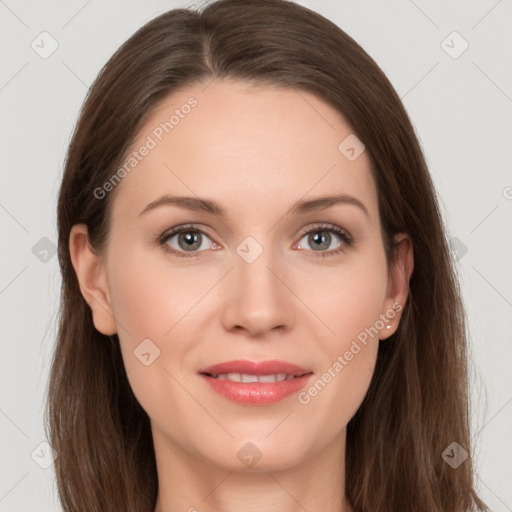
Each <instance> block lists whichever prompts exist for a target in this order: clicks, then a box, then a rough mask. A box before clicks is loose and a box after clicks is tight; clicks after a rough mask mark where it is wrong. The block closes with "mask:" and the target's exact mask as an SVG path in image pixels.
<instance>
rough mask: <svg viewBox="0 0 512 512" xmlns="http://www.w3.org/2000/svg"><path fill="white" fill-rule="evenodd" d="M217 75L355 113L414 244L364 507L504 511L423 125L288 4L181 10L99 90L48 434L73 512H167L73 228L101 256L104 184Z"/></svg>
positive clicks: (369, 410) (124, 58)
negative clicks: (192, 89) (475, 407)
mask: <svg viewBox="0 0 512 512" xmlns="http://www.w3.org/2000/svg"><path fill="white" fill-rule="evenodd" d="M215 78H228V79H234V80H240V81H245V82H249V83H254V84H263V85H266V84H268V85H272V86H278V87H288V88H295V89H296V90H297V91H300V90H303V91H307V92H310V93H313V94H315V95H316V96H317V97H319V98H320V99H322V100H324V101H326V102H327V103H328V104H330V105H331V106H332V107H333V108H335V109H336V110H337V111H338V112H340V114H341V115H342V116H344V118H345V119H346V120H347V122H348V123H349V124H350V125H351V127H352V128H353V130H354V132H355V133H356V134H357V137H358V138H359V139H360V140H361V141H362V142H363V143H364V145H365V146H366V151H367V154H368V155H369V158H370V161H371V165H372V173H373V177H374V179H375V182H376V185H377V189H378V198H379V212H380V217H381V222H382V225H381V231H382V236H383V241H384V244H385V248H386V255H387V259H388V265H389V264H390V263H391V262H392V261H393V258H394V257H395V252H394V247H393V242H392V241H393V235H394V234H396V233H400V232H405V233H408V234H409V236H410V237H411V239H412V243H413V246H414V256H415V265H414V273H413V275H412V278H411V280H410V294H409V300H408V301H407V303H406V305H405V308H404V311H403V316H402V319H401V323H400V326H399V328H398V331H397V332H396V333H395V334H394V335H393V336H392V337H391V338H389V339H388V340H386V341H384V342H380V346H379V352H378V359H377V365H376V369H375V374H374V377H373V380H372V382H371V385H370V388H369V390H368V393H367V395H366V397H365V399H364V401H363V403H362V405H361V407H360V408H359V410H358V411H357V413H356V415H355V416H354V417H353V418H352V420H351V421H350V423H349V424H348V432H347V447H346V494H347V499H348V501H349V503H350V504H351V506H352V508H353V509H354V511H356V512H391V511H393V512H394V511H399V510H413V509H414V510H415V511H417V512H466V511H470V510H488V509H487V507H486V505H485V504H484V503H483V502H482V501H481V500H480V499H479V497H478V496H477V494H476V492H475V490H474V474H473V472H474V469H473V466H472V457H471V454H472V450H471V446H470V434H469V420H470V410H469V393H468V384H469V383H468V369H467V363H468V352H467V335H466V327H465V325H466V324H465V314H464V310H463V304H462V301H461V295H460V290H459V287H458V283H457V279H456V273H455V270H454V268H453V262H452V260H451V258H450V251H449V244H448V240H447V238H446V233H445V228H444V227H443V223H442V218H441V214H440V208H439V204H438V200H437V197H436V193H435V190H434V187H433V183H432V181H431V177H430V175H429V172H428V168H427V165H426V162H425V159H424V156H423V154H422V151H421V149H420V145H419V142H418V140H417V137H416V135H415V132H414V129H413V127H412V125H411V122H410V120H409V118H408V115H407V113H406V111H405V109H404V107H403V105H402V103H401V101H400V98H399V97H398V95H397V94H396V92H395V90H394V89H393V87H392V85H391V84H390V82H389V81H388V79H387V78H386V76H385V75H384V73H383V72H382V71H381V69H380V68H379V67H378V65H377V64H376V63H375V62H374V61H373V60H372V59H371V57H370V56H369V55H368V54H367V53H366V52H365V51H364V50H363V49H362V48H361V47H360V46H359V45H358V44H357V43H356V42H355V41H354V40H353V39H352V38H351V37H349V36H348V35H347V34H346V33H345V32H344V31H342V30H341V29H340V28H338V27H337V26H336V25H334V24H333V23H332V22H330V21H329V20H327V19H325V18H324V17H322V16H320V15H319V14H317V13H315V12H313V11H311V10H309V9H307V8H304V7H301V6H299V5H297V4H294V3H292V2H289V1H286V0H220V1H217V2H214V3H211V4H210V5H208V6H206V7H205V8H204V9H200V10H188V9H175V10H171V11H168V12H166V13H164V14H162V15H160V16H158V17H157V18H155V19H153V20H152V21H150V22H149V23H147V24H146V25H145V26H143V27H142V28H141V29H139V30H138V31H137V32H136V33H135V34H134V35H133V36H132V37H130V39H129V40H128V41H126V42H125V43H124V44H123V45H122V46H121V47H120V48H119V49H118V51H117V52H116V53H115V54H114V55H113V56H112V58H111V59H110V60H109V61H108V62H107V64H106V65H105V66H104V68H103V69H102V70H101V72H100V74H99V76H98V77H97V79H96V81H95V82H94V84H93V85H92V87H91V88H90V90H89V93H88V96H87V98H86V101H85V103H84V105H83V108H82V110H81V113H80V117H79V120H78V123H77V125H76V128H75V131H74V134H73V137H72V140H71V143H70V145H69V151H68V154H67V158H66V164H65V171H64V175H63V179H62V185H61V189H60V195H59V200H58V235H59V239H58V256H59V263H60V268H61V272H62V290H61V294H62V296H61V309H60V325H59V332H58V339H57V344H56V348H55V352H54V357H53V362H52V368H51V374H50V380H49V388H48V395H47V405H46V423H47V425H46V428H47V435H48V439H49V441H50V444H51V445H52V446H53V448H54V449H55V450H56V452H57V453H58V458H57V459H56V461H55V471H56V477H57V485H58V492H59V496H60V500H61V502H62V505H63V507H64V510H65V511H66V512H72V511H73V512H75V511H80V512H85V511H87V512H107V511H112V512H113V511H115V512H119V511H121V510H122V511H126V512H135V511H136V512H153V511H154V507H155V503H156V497H157V492H158V479H157V472H156V463H155V455H154V448H153V441H152V435H151V429H150V423H149V418H148V416H147V414H146V413H145V411H144V410H143V409H142V407H141V405H140V404H139V403H138V401H137V400H136V398H135V396H134V394H133V392H132V390H131V388H130V385H129V382H128V380H127V377H126V373H125V368H124V364H123V360H122V357H121V353H120V348H119V340H118V338H117V336H113V337H109V336H105V335H103V334H101V333H100V332H98V331H97V330H96V329H95V328H94V325H93V322H92V315H91V311H90V309H89V307H88V305H87V303H86V302H85V300H84V298H83V297H82V295H81V293H80V289H79V286H78V281H77V278H76V275H75V272H74V269H73V267H72V264H71V259H70V253H69V247H68V243H69V235H70V230H71V228H72V226H73V225H74V224H78V223H85V224H86V225H87V226H88V229H89V234H90V241H91V245H92V246H93V247H94V248H95V249H96V250H98V251H101V249H102V248H103V247H104V245H105V242H106V240H107V236H108V229H109V222H108V221H109V214H110V211H111V206H112V201H113V198H114V197H115V193H111V194H108V195H107V196H106V197H105V198H104V199H102V200H99V199H98V198H97V197H95V195H94V190H95V189H97V187H101V186H102V185H103V184H104V183H105V182H106V181H107V180H108V179H109V178H110V177H111V176H112V175H113V174H114V173H115V171H116V170H117V169H118V167H119V165H120V164H121V163H122V160H123V155H124V154H125V152H126V151H127V149H128V148H129V146H130V143H131V142H132V141H133V139H134V137H135V135H136V134H137V132H138V130H139V129H140V127H141V125H142V123H143V121H144V119H145V118H146V117H147V116H148V115H149V114H150V113H151V111H152V109H153V108H154V107H155V106H156V105H157V104H158V103H159V102H160V101H161V100H162V99H164V98H165V97H167V96H168V95H169V94H172V93H173V92H175V91H177V90H178V89H183V88H184V87H186V86H187V85H191V84H197V83H200V82H201V83H208V81H210V80H213V79H215ZM135 172H136V171H135ZM452 442H457V443H458V444H459V445H460V446H461V447H462V448H463V449H464V450H465V451H466V452H467V453H468V457H467V459H466V460H465V461H464V462H463V463H462V464H460V465H459V466H458V467H457V468H453V467H452V466H451V465H449V464H448V463H447V462H445V460H444V459H443V457H442V454H443V451H444V450H445V449H446V448H447V447H449V445H451V443H452ZM340 463H341V462H340Z"/></svg>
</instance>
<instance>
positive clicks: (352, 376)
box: [71, 80, 412, 471]
mask: <svg viewBox="0 0 512 512" xmlns="http://www.w3.org/2000/svg"><path fill="white" fill-rule="evenodd" d="M166 123H167V124H166ZM143 148H146V149H143ZM133 152H136V154H135V155H134V154H133ZM130 154H131V158H132V160H129V157H130V155H128V158H127V165H126V166H125V169H124V173H123V172H122V171H120V172H119V173H118V174H117V178H122V180H121V181H120V183H117V182H118V181H119V179H116V178H114V179H113V180H112V182H113V183H114V184H115V185H112V183H110V186H109V184H106V185H105V186H103V187H102V188H101V189H97V190H96V191H95V195H96V196H97V198H98V199H97V200H105V197H106V195H108V194H109V193H113V192H112V189H113V188H116V190H115V194H116V196H115V200H114V203H113V209H112V217H111V225H110V236H109V239H108V244H107V246H106V250H105V252H104V254H103V255H102V258H101V260H97V261H96V265H98V264H99V267H98V266H96V267H94V268H95V269H96V270H98V268H99V272H96V273H93V272H92V271H91V272H90V274H88V275H89V276H94V277H90V278H84V277H83V276H85V274H86V273H87V272H88V271H87V270H86V269H87V268H88V267H87V264H85V263H84V264H83V265H82V266H80V265H79V264H77V261H78V260H79V259H80V258H81V257H80V256H75V260H74V263H75V268H80V269H81V270H78V273H79V275H80V279H81V282H82V283H83V284H84V283H85V284H84V286H83V287H82V289H83V291H84V290H85V293H84V295H86V297H88V301H89V303H90V305H91V308H92V310H93V316H94V322H95V325H96V327H97V328H98V330H100V331H102V332H103V333H105V334H112V333H114V332H117V333H118V335H119V340H120V343H121V349H122V355H123V359H124V362H125V366H126V369H127V372H128V378H129V381H130V385H131V386H132V388H133V391H134V393H135V395H136V397H137V399H138V400H139V402H140V404H141V405H142V407H143V408H144V409H145V411H146V412H147V414H148V415H149V417H150V419H151V424H152V430H153V436H154V440H155V448H156V449H157V453H159V454H162V453H164V452H165V453H168V454H169V455H171V454H172V456H177V455H180V456H182V457H192V458H198V459H201V460H202V461H205V460H206V461H208V462H210V463H212V464H214V465H215V466H218V467H222V468H224V469H228V470H237V471H240V470H244V469H248V468H251V467H252V466H253V465H254V467H255V470H259V471H262V470H269V469H274V470H276V469H283V468H286V467H291V466H293V465H296V464H298V463H300V462H304V461H307V460H308V459H310V458H312V457H315V456H318V455H319V454H321V453H324V452H326V451H327V450H330V452H332V455H333V456H336V457H339V452H338V451H332V450H331V448H333V447H336V446H338V447H344V440H345V428H346V426H347V423H348V422H349V420H350V419H351V418H352V416H353V415H354V414H355V412H356V410H357V409H358V408H359V406H360V404H361V402H362V400H363V398H364V395H365V393H366V391H367V389H368V386H369V384H370V380H371V378H372V375H373V372H374V367H375V362H376V356H377V349H378V344H379V338H381V339H384V338H386V337H388V336H389V335H391V334H392V333H393V332H395V330H396V327H397V324H398V319H399V317H400V309H401V306H402V305H403V304H404V303H405V300H406V294H407V282H408V277H409V275H410V272H411V271H412V266H411V265H410V266H409V268H405V267H404V268H402V267H398V266H397V267H396V268H395V267H393V268H392V271H391V273H390V274H389V275H388V272H387V266H386V258H385V252H384V246H383V241H382V237H381V232H380V219H379V212H378V207H377V191H376V187H375V183H374V181H373V179H372V176H371V173H370V161H369V158H368V155H367V153H366V152H365V151H364V146H362V145H361V143H360V142H359V141H358V140H357V139H356V138H355V136H354V135H353V134H352V131H351V128H350V126H349V125H348V124H346V123H345V122H344V121H343V119H342V118H341V117H340V115H339V114H338V113H337V112H336V111H335V110H334V109H332V108H331V107H330V106H328V105H327V104H325V103H324V102H322V101H321V100H319V99H318V98H316V97H315V96H313V95H311V94H309V93H306V92H303V91H296V90H293V89H280V90H279V89H275V88H269V87H263V86H262V87H258V88H255V87H251V86H249V85H247V84H242V83H235V82H228V81H221V80H216V81H214V82H213V83H211V84H210V85H208V86H207V87H205V84H203V85H201V86H199V85H197V86H194V87H192V86H191V87H188V88H187V89H186V90H183V91H181V92H179V93H176V94H174V95H172V96H171V97H169V98H167V99H166V100H165V101H164V102H162V103H161V104H160V105H159V107H158V108H157V109H156V110H155V111H154V112H153V113H152V114H151V115H150V116H149V117H148V118H147V120H146V121H145V124H144V126H143V128H142V129H141V130H140V132H139V134H138V136H137V138H136V140H135V142H134V143H133V145H132V146H131V150H130ZM334 196H336V197H337V198H341V200H339V201H335V200H329V201H327V200H326V201H321V202H320V201H319V202H316V203H315V202H314V200H317V199H319V198H327V197H329V198H333V197H334ZM185 197H186V198H188V199H187V200H186V201H185V200H183V199H182V200H180V201H177V200H176V199H171V198H185ZM312 201H313V202H312ZM221 210H222V212H223V214H222V215H221V214H220V211H221ZM183 226H186V229H185V231H184V232H183V233H181V234H180V233H177V234H173V233H171V230H172V229H175V228H179V227H183ZM333 230H334V231H333ZM336 230H338V231H339V232H337V231H336ZM308 231H310V233H308ZM78 232H79V228H77V231H76V232H75V234H76V233H78ZM71 240H72V241H71V244H72V247H77V245H75V242H74V241H73V240H74V239H73V234H72V239H71ZM75 240H76V239H75ZM404 243H405V244H406V243H407V239H406V240H405V242H404ZM75 254H77V255H78V254H79V252H75ZM81 254H82V255H84V254H85V253H81ZM81 261H83V262H85V261H90V262H91V265H90V267H89V268H91V269H92V268H93V265H92V262H93V258H92V257H91V258H89V259H86V258H82V260H81ZM404 261H405V260H404ZM408 261H409V263H411V260H410V259H409V260H408ZM90 283H95V284H93V285H91V284H90ZM388 324H390V325H391V328H390V329H387V328H386V325H388ZM233 361H245V362H246V363H247V362H249V363H247V364H246V366H240V364H237V363H234V364H231V365H229V364H228V366H227V367H225V368H218V369H216V370H215V371H214V372H212V374H216V375H217V378H215V377H211V376H210V377H209V376H207V375H205V374H204V373H203V372H204V371H205V370H206V369H209V368H210V367H212V366H214V365H218V364H220V363H225V362H227V363H229V362H233ZM263 361H279V362H281V363H283V364H281V363H277V364H276V366H271V365H267V367H266V368H265V367H264V366H261V367H260V368H256V367H251V365H250V363H251V362H253V363H256V362H263ZM285 363H288V364H290V365H296V366H298V367H300V368H301V370H298V369H295V370H292V369H290V367H288V368H287V367H286V365H285ZM210 371H211V368H210ZM226 373H229V374H233V375H229V376H227V378H226V379H224V378H223V376H222V374H224V375H225V374H226ZM239 373H245V374H246V375H243V376H242V377H240V375H238V374H239ZM280 373H282V374H284V375H286V377H285V378H286V379H287V380H285V381H284V382H282V381H278V382H273V383H272V382H268V383H265V382H264V381H272V380H276V379H278V380H279V379H281V378H283V377H282V376H277V377H276V376H275V375H276V374H280ZM235 374H236V375H235ZM254 374H258V375H260V377H262V378H261V381H263V382H259V383H258V382H245V383H240V382H236V381H237V380H240V379H243V380H248V381H251V380H260V379H259V378H258V377H254ZM268 374H273V375H274V377H272V376H269V375H268ZM299 374H305V375H304V376H302V377H300V378H299V377H298V375H299ZM218 375H221V378H219V377H218ZM248 375H252V377H251V376H248ZM265 375H266V376H265ZM160 456H161V455H160Z"/></svg>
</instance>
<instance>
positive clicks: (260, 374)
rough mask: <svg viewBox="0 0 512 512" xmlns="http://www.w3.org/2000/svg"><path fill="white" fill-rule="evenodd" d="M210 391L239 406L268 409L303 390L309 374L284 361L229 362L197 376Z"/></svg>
mask: <svg viewBox="0 0 512 512" xmlns="http://www.w3.org/2000/svg"><path fill="white" fill-rule="evenodd" d="M198 373H199V375H200V376H201V377H202V378H203V379H204V380H205V381H206V382H207V383H208V384H209V386H210V388H211V389H212V390H213V391H215V392H217V393H218V394H220V395H222V396H223V397H225V398H227V399H229V400H231V401H233V402H236V403H238V404H240V405H253V406H254V405H257V406H262V405H270V404H273V403H276V402H278V401H280V400H283V399H284V398H286V397H288V396H290V395H291V394H293V393H296V392H298V391H300V389H302V388H303V387H304V386H305V385H306V384H307V382H308V381H309V379H310V377H311V376H312V375H313V372H312V371H311V370H308V369H305V368H302V367H300V366H298V365H294V364H291V363H286V362H283V361H261V362H254V361H228V362H225V363H221V364H218V365H215V366H211V367H209V368H205V369H203V370H201V371H199V372H198Z"/></svg>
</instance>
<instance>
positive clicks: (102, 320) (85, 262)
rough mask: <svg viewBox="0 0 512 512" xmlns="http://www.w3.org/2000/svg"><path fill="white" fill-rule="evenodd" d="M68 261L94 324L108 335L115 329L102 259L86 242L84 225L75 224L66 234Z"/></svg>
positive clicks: (115, 330)
mask: <svg viewBox="0 0 512 512" xmlns="http://www.w3.org/2000/svg"><path fill="white" fill-rule="evenodd" d="M69 252H70V255H71V263H72V264H73V268H74V269H75V273H76V276H77V279H78V282H79V285H80V291H81V293H82V296H83V297H84V299H85V301H86V302H87V304H89V307H90V308H91V311H92V316H93V321H94V326H95V327H96V329H97V330H98V331H100V332H101V333H103V334H105V335H107V336H110V335H112V334H115V333H116V332H117V327H116V323H115V320H114V315H113V311H112V307H111V301H110V294H109V290H108V284H107V279H106V273H105V268H104V264H103V261H102V259H101V257H100V255H99V254H98V253H97V252H96V251H94V249H93V248H92V247H91V245H90V243H89V236H88V230H87V226H86V225H85V224H75V225H74V226H73V227H72V228H71V232H70V235H69Z"/></svg>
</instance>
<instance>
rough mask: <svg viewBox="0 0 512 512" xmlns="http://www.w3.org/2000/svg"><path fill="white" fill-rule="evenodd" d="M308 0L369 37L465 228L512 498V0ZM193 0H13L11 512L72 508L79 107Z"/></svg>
mask: <svg viewBox="0 0 512 512" xmlns="http://www.w3.org/2000/svg"><path fill="white" fill-rule="evenodd" d="M299 3H302V4H303V5H306V6H307V7H310V8H312V9H314V10H316V11H317V12H319V13H321V14H323V15H324V16H326V17H327V18H329V19H331V20H332V21H333V22H334V23H336V24H337V25H339V26H340V27H341V28H342V29H343V30H345V31H346V32H347V33H348V34H350V35H351V36H352V37H353V38H354V39H355V40H356V41H357V42H359V43H360V44H361V45H362V46H363V47H364V48H365V50H366V51H367V52H368V53H369V54H370V55H371V56H372V57H373V58H374V59H375V60H376V61H377V63H378V64H379V65H380V66H381V67H382V69H383V70H384V72H385V73H386V74H387V75H388V77H389V78H390V80H391V82H392V83H393V85H394V86H395V88H396V89H397V91H398V93H399V95H400V96H401V97H402V99H403V101H404V104H405V107H406V109H407V110H408V112H409V114H410V116H411V119H412V121H413V124H414V126H415V128H416V131H417V134H418V136H419V138H420V140H421V143H422V147H423V149H424V152H425V155H426V157H427V161H428V163H429V165H430V169H431V172H432V175H433V177H434V180H435V183H436V185H437V187H438V191H439V195H440V198H441V201H442V204H443V209H444V215H445V221H446V223H447V227H448V230H449V233H450V236H451V237H456V238H457V239H458V241H457V242H456V243H455V245H454V248H455V249H454V250H455V251H456V252H457V254H458V257H459V260H458V266H459V273H460V280H461V283H462V287H463V292H464V299H465V303H466V307H467V311H468V315H469V330H470V336H471V343H472V353H473V361H474V366H473V367H472V371H473V374H474V377H473V378H472V383H473V384H474V385H473V389H472V397H473V402H472V407H473V411H472V412H473V415H472V417H473V433H474V443H475V446H476V450H475V458H476V467H477V471H478V478H477V485H478V487H479V490H480V493H481V496H482V497H483V498H484V500H486V501H487V503H488V504H489V505H490V507H491V509H492V510H493V511H495V512H505V511H512V487H511V486H510V485H507V484H510V480H511V475H512V441H511V438H510V434H511V431H512V429H511V426H512V403H511V402H512V386H511V382H512V377H511V375H512V372H511V368H510V365H511V362H512V357H511V356H512V336H511V333H512V271H511V262H512V237H511V235H512V168H511V157H510V147H511V140H512V69H511V68H512V30H511V27H512V1H511V0H501V1H498V2H496V1H495V0H485V1H483V0H482V1H476V0H473V1H471V2H468V1H463V0H458V1H451V2H443V1H441V0H436V1H430V2H427V1H426V0H415V1H412V0H393V1H389V0H388V1H386V2H382V1H377V0H374V1H369V0H365V1H361V0H359V1H356V0H342V1H334V0H330V1H329V0H316V1H308V2H307V1H302V2H299ZM193 5H199V3H196V4H194V3H193V2H192V1H190V2H188V3H186V2H183V1H163V0H150V1H144V2H143V1H141V0H139V1H135V0H131V1H121V0H118V1H114V0H109V1H103V2H100V1H99V0H89V1H86V0H72V1H66V2H64V1H63V0H62V1H60V2H57V1H45V2H36V1H32V2H30V1H27V0H21V1H16V0H5V1H3V0H0V23H1V31H0V38H1V42H0V44H1V46H0V48H1V49H2V57H1V77H0V105H1V109H2V111H1V112H2V114H1V115H2V124H1V143H2V151H1V162H2V167H1V170H2V186H1V193H0V229H1V233H2V265H1V270H0V306H1V311H2V321H1V324H0V325H1V335H2V355H1V373H0V375H1V377H0V378H1V390H2V393H1V398H0V431H1V435H0V457H1V460H2V464H1V471H2V473H1V481H0V510H1V511H3V512H7V511H9V512H12V511H26V510H38V511H54V510H60V508H59V506H58V500H57V498H56V491H55V489H54V477H53V473H52V466H51V465H50V466H49V467H48V468H47V469H43V468H41V467H40V464H43V465H44V464H45V463H47V462H51V458H50V451H49V449H48V446H46V445H44V444H43V445H41V446H40V443H42V442H44V441H45V439H44V431H43V424H42V412H43V399H44V393H45V388H46V385H47V376H48V370H49V362H50V357H51V353H52V347H53V343H54V339H55V315H56V312H57V309H58V297H59V287H60V277H59V271H58V264H57V258H56V256H54V255H53V253H52V252H51V249H52V247H53V244H55V242H56V227H55V209H56V196H57V192H58V187H59V181H60V177H61V173H62V168H63V161H64V155H65V151H66V146H67V144H68V142H69V139H70V135H71V131H72V128H73V126H74V123H75V121H76V119H77V115H78V112H79V108H80V106H81V104H82V101H83V100H84V97H85V94H86V92H87V88H88V86H89V85H90V84H91V82H92V81H93V79H94V77H95V76H96V74H97V73H98V71H99V70H100V68H101V66H102V65H103V64H104V63H105V62H106V60H107V59H108V58H109V57H110V56H111V55H112V53H113V52H114V51H115V49H117V47H118V46H119V45H120V44H121V43H122V42H124V41H125V40H126V39H127V38H128V37H129V36H130V35H131V34H133V32H135V30H137V29H138V28H139V27H140V26H142V25H143V24H144V23H145V22H147V21H149V20H150V19H151V18H153V17H154V16H156V15H158V14H160V13H162V12H164V11H166V10H168V9H171V8H174V7H189V6H193ZM43 31H47V32H48V33H49V34H51V37H52V38H54V39H55V40H56V41H57V42H58V45H59V46H58V49H57V50H56V51H55V52H54V53H53V54H52V55H50V56H49V57H48V58H47V59H43V58H41V57H40V55H39V54H38V53H36V51H34V50H33V49H32V48H31V43H32V42H33V41H35V43H34V44H39V47H40V48H41V47H42V46H43V44H44V46H45V48H46V49H48V48H50V46H49V43H50V40H49V39H46V40H45V42H44V43H41V37H47V36H40V34H41V32H43ZM453 31H457V32H458V33H459V34H460V35H461V36H462V38H463V39H464V40H465V41H467V43H468V44H469V47H468V48H467V50H466V51H465V52H464V53H462V54H461V55H459V56H457V58H453V56H454V55H455V54H458V53H459V52H460V50H461V49H462V48H463V46H462V45H463V44H464V43H463V41H462V40H461V39H457V36H450V37H449V38H448V39H447V40H446V42H445V43H444V44H443V43H442V42H443V41H444V40H445V39H446V38H447V37H448V36H449V35H450V34H451V33H452V32H453ZM450 47H451V48H450ZM39 51H42V48H41V49H40V50H39ZM447 51H448V52H451V53H452V56H450V55H449V54H448V53H447ZM44 237H46V238H47V239H49V240H43V241H41V239H42V238H44ZM36 244H37V245H36ZM34 246H35V249H34ZM466 250H467V252H465V251H466ZM45 251H49V252H45ZM431 321H432V322H436V319H435V318H432V319H431ZM36 461H37V462H36Z"/></svg>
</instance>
